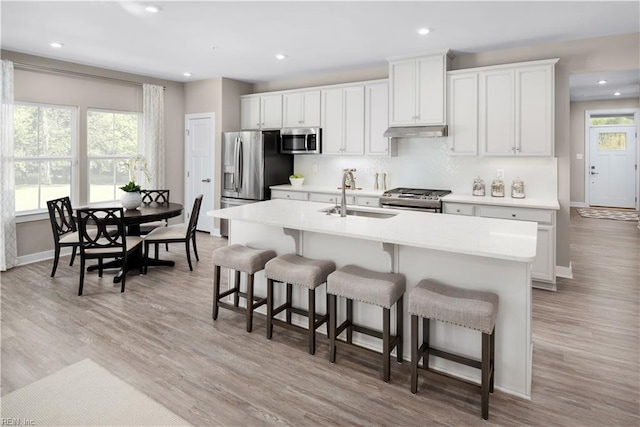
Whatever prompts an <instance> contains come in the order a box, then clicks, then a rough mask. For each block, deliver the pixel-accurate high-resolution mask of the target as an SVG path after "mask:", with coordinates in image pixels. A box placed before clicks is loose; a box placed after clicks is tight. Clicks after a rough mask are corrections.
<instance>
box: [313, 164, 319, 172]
mask: <svg viewBox="0 0 640 427" xmlns="http://www.w3.org/2000/svg"><path fill="white" fill-rule="evenodd" d="M313 172H314V173H315V172H318V165H316V164H314V165H313Z"/></svg>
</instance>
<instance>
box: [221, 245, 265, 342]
mask: <svg viewBox="0 0 640 427" xmlns="http://www.w3.org/2000/svg"><path fill="white" fill-rule="evenodd" d="M275 256H276V253H275V252H274V251H272V250H268V249H267V250H264V249H253V248H249V247H247V246H244V245H238V244H234V245H229V246H224V247H222V248H218V249H216V250H215V251H213V265H214V275H213V320H216V319H217V318H218V307H223V308H227V309H229V310H233V311H237V312H243V313H245V315H246V321H247V332H251V329H252V325H253V312H254V310H255V309H256V308H258V307H260V306H262V305H264V304H266V302H267V299H266V298H257V297H255V296H254V295H253V282H254V274H255V273H256V272H258V271H260V270H263V269H264V266H265V264H266V263H267V261H269V260H270V259H272V258H274V257H275ZM222 267H224V268H228V269H231V270H234V271H235V280H234V286H233V287H231V276H229V289H227V290H226V291H225V292H222V293H220V268H222ZM240 273H246V274H247V291H246V292H241V291H240ZM231 294H234V303H233V304H229V303H227V302H224V301H221V299H223V298H225V297H227V296H229V295H231ZM240 297H243V298H246V300H247V306H246V308H242V307H239V298H240Z"/></svg>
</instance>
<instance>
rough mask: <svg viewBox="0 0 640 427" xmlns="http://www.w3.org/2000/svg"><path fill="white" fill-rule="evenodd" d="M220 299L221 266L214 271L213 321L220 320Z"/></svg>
mask: <svg viewBox="0 0 640 427" xmlns="http://www.w3.org/2000/svg"><path fill="white" fill-rule="evenodd" d="M219 299H220V266H219V265H216V266H215V267H214V269H213V316H212V317H213V320H216V319H217V318H218V300H219Z"/></svg>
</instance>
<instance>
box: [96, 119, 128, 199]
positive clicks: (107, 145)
mask: <svg viewBox="0 0 640 427" xmlns="http://www.w3.org/2000/svg"><path fill="white" fill-rule="evenodd" d="M139 122H140V114H139V113H128V112H117V111H98V110H89V111H88V113H87V154H88V160H89V171H88V176H89V197H88V200H89V203H97V202H108V201H115V200H118V199H120V194H121V190H120V188H119V187H121V186H123V185H125V184H126V183H127V182H129V175H128V172H127V171H126V170H123V169H122V166H121V163H122V161H123V160H126V159H128V158H129V157H131V156H134V155H136V154H138V141H139V135H140V126H139Z"/></svg>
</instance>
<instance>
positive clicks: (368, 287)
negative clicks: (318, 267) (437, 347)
mask: <svg viewBox="0 0 640 427" xmlns="http://www.w3.org/2000/svg"><path fill="white" fill-rule="evenodd" d="M405 289H406V283H405V278H404V276H403V275H402V274H397V273H382V272H378V271H373V270H368V269H366V268H362V267H358V266H356V265H347V266H344V267H342V268H340V269H338V270H336V271H335V272H333V273H331V274H330V275H329V277H328V278H327V293H328V294H329V333H330V344H329V360H330V361H331V363H334V362H335V359H336V347H337V346H340V347H342V346H344V347H348V348H351V349H354V350H357V351H364V352H371V350H369V349H366V348H364V347H360V346H358V345H356V344H353V332H354V331H355V332H359V333H362V334H365V335H369V336H372V337H376V338H381V339H382V361H383V363H382V378H383V379H384V381H385V382H389V379H390V372H391V351H392V350H393V349H394V348H395V349H396V358H397V360H398V362H402V328H403V326H402V325H403V323H402V311H403V309H402V297H403V295H404V292H405ZM338 296H340V297H342V298H345V299H346V300H347V316H346V317H347V318H346V320H345V321H344V322H343V323H342V324H340V326H337V321H336V314H337V313H336V312H337V310H336V301H337V300H336V297H338ZM354 300H355V301H360V302H363V303H367V304H372V305H376V306H379V307H382V309H383V310H382V311H383V322H382V329H383V330H382V332H380V331H376V330H374V329H371V328H368V327H365V326H362V325H356V324H354V323H353V301H354ZM394 304H395V305H396V311H397V322H396V332H395V335H393V336H392V335H391V307H392V306H393V305H394ZM345 329H346V331H347V337H346V341H340V340H338V339H337V337H338V336H339V335H340V334H341V333H342V332H343V331H344V330H345Z"/></svg>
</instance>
